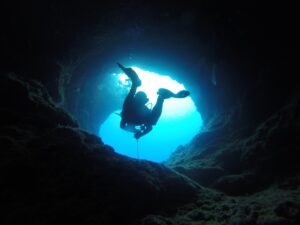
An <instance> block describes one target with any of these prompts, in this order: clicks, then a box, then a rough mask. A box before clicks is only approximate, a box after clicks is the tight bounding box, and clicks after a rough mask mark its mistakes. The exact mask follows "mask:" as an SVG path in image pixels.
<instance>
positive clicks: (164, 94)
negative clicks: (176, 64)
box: [157, 88, 190, 99]
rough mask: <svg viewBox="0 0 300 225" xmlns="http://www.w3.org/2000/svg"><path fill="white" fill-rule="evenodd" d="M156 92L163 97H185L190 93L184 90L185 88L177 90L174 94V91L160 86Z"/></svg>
mask: <svg viewBox="0 0 300 225" xmlns="http://www.w3.org/2000/svg"><path fill="white" fill-rule="evenodd" d="M157 94H158V95H160V97H162V98H163V99H168V98H185V97H187V96H189V95H190V92H189V91H186V90H182V91H179V92H178V93H176V94H175V93H173V92H172V91H170V90H168V89H166V88H160V89H158V92H157Z"/></svg>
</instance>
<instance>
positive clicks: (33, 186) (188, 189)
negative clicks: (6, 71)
mask: <svg viewBox="0 0 300 225" xmlns="http://www.w3.org/2000/svg"><path fill="white" fill-rule="evenodd" d="M1 92H2V93H1V102H2V104H1V114H2V118H1V121H0V149H1V150H0V170H1V172H0V174H1V187H0V195H1V204H2V206H4V208H2V210H3V211H2V213H3V214H2V216H1V219H0V220H1V221H2V222H1V224H62V223H66V224H72V223H73V224H113V223H114V224H115V223H116V222H120V221H122V224H135V223H136V222H137V221H138V219H139V218H141V217H143V216H145V215H147V214H149V213H154V212H161V211H165V212H172V210H173V211H174V210H175V209H176V207H178V206H180V205H183V204H184V203H186V202H189V201H191V200H193V199H195V197H196V193H197V192H198V191H200V190H201V188H200V187H197V185H194V184H193V182H191V181H189V180H188V179H186V178H184V177H182V176H180V175H178V174H177V173H175V172H174V171H172V170H171V169H169V168H167V167H165V166H163V165H159V164H155V163H151V162H147V161H138V160H133V159H129V158H126V157H123V156H120V155H118V154H116V153H115V152H114V151H113V149H112V148H110V147H109V146H106V145H104V144H103V143H102V141H101V140H100V139H99V138H98V137H96V136H94V135H91V134H88V133H86V132H84V131H82V130H80V129H78V128H77V125H76V122H74V120H73V119H72V118H71V117H70V116H69V115H68V114H67V113H66V112H64V111H63V110H61V109H59V108H56V107H55V106H54V105H53V104H51V101H50V99H48V96H47V95H46V92H44V91H43V86H42V85H40V84H37V83H35V82H26V81H24V80H21V79H19V78H17V77H16V76H2V77H1ZM8 96H11V97H10V98H8ZM170 203H171V204H170Z"/></svg>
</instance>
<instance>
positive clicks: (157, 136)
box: [99, 67, 202, 162]
mask: <svg viewBox="0 0 300 225" xmlns="http://www.w3.org/2000/svg"><path fill="white" fill-rule="evenodd" d="M133 69H134V70H135V71H136V72H137V74H138V75H139V78H140V79H141V80H142V86H141V87H140V88H139V89H138V91H139V90H142V91H145V92H146V93H147V95H148V98H149V99H150V102H151V103H152V104H153V105H154V104H155V102H156V98H157V94H156V92H157V90H158V88H168V89H169V90H171V91H173V92H178V91H179V90H183V89H185V87H184V85H183V84H180V83H178V82H177V81H175V80H173V79H172V78H171V77H169V76H163V75H159V74H156V73H153V72H149V71H144V70H141V69H139V68H137V67H133ZM124 76H125V75H124V74H119V75H118V77H119V80H120V81H121V82H119V85H121V86H122V85H124V88H126V87H127V84H126V82H127V80H126V79H125V78H126V77H124ZM112 88H113V87H112ZM116 88H120V87H116ZM120 108H121V106H120ZM120 111H121V109H120V110H117V111H116V112H113V113H111V114H110V116H109V117H108V118H107V119H106V120H105V121H104V123H103V124H102V125H101V127H100V129H99V135H100V137H101V138H102V140H103V142H104V143H105V144H108V145H110V146H112V147H113V148H114V149H115V151H116V152H118V153H120V154H123V155H126V156H129V157H133V158H139V159H147V160H150V161H154V162H163V161H165V160H166V159H168V157H169V156H170V154H171V153H172V152H173V151H175V150H176V148H177V147H178V146H179V145H185V144H187V143H189V142H190V141H191V139H192V138H193V137H194V136H195V135H196V134H197V133H199V131H200V129H201V126H202V118H201V115H200V113H199V112H198V111H197V109H196V106H195V104H194V102H193V100H192V98H191V97H187V98H184V99H174V98H173V99H167V100H165V102H164V107H163V113H162V115H161V117H160V119H159V121H158V123H157V125H156V126H154V127H153V130H152V131H151V132H150V133H149V134H147V135H145V136H143V137H141V138H140V139H139V141H138V143H137V140H136V139H134V137H133V133H130V132H127V131H124V130H122V129H121V128H120V121H121V118H120V116H119V115H118V113H119V112H120Z"/></svg>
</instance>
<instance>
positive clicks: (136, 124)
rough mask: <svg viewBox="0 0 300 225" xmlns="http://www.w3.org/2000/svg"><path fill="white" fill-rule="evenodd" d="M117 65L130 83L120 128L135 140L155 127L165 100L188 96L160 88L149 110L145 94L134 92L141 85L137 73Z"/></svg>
mask: <svg viewBox="0 0 300 225" xmlns="http://www.w3.org/2000/svg"><path fill="white" fill-rule="evenodd" d="M117 64H118V66H119V67H120V68H121V69H122V70H123V71H124V73H125V74H126V75H127V76H128V77H129V78H130V79H131V82H132V85H131V88H130V91H129V93H128V95H127V96H126V98H125V101H124V103H123V108H122V112H121V118H122V119H121V122H120V127H121V128H122V129H124V130H126V131H129V132H133V133H134V138H136V139H139V138H140V137H142V136H144V135H145V134H148V133H149V132H150V131H151V130H152V127H153V126H154V125H156V123H157V121H158V119H159V117H160V116H161V113H162V109H163V103H164V100H165V99H168V98H185V97H187V96H189V95H190V92H189V91H186V90H182V91H179V92H178V93H176V94H175V93H173V92H171V91H169V90H168V89H165V88H160V89H159V90H158V92H157V94H158V97H157V101H156V104H155V106H154V107H153V109H152V110H151V109H149V108H148V107H147V106H146V104H147V103H148V101H149V99H148V97H147V95H146V93H145V92H143V91H139V92H136V91H137V88H138V87H139V86H141V85H142V82H141V80H140V79H139V77H138V75H137V73H136V72H135V71H134V70H133V69H132V68H130V67H129V68H126V67H124V66H123V65H121V64H120V63H117Z"/></svg>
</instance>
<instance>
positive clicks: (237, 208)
mask: <svg viewBox="0 0 300 225" xmlns="http://www.w3.org/2000/svg"><path fill="white" fill-rule="evenodd" d="M109 2H110V3H107V5H106V4H104V3H103V1H95V2H94V3H89V4H88V3H86V2H84V1H73V2H72V4H69V3H68V2H64V1H53V0H51V1H46V0H45V1H42V3H39V2H38V1H33V2H28V1H23V2H21V1H20V2H15V1H2V2H1V3H0V4H1V7H0V8H1V9H3V11H4V13H3V14H1V15H4V19H3V20H1V21H0V23H1V32H0V39H1V42H0V47H1V53H2V55H3V56H4V57H3V59H2V60H1V62H0V64H1V68H0V70H1V77H0V87H1V88H0V100H1V103H0V112H1V117H0V175H1V182H0V196H1V203H2V204H3V207H2V208H3V209H4V211H1V212H2V213H1V218H0V223H1V224H62V223H66V224H69V223H70V224H72V223H73V224H116V223H117V224H130V225H134V224H143V225H178V224H204V225H211V224H221V225H242V224H244V225H298V224H300V219H299V202H300V179H299V172H300V171H299V162H298V161H299V156H298V155H299V154H298V149H299V143H298V137H299V127H300V123H299V118H300V117H299V112H300V111H299V109H300V107H299V102H300V101H299V96H300V95H299V77H298V76H297V71H298V68H297V67H298V61H297V58H296V57H295V55H296V54H298V53H297V52H296V50H297V48H296V46H297V45H298V37H297V34H296V33H297V29H296V28H297V27H298V18H296V17H297V15H298V12H297V11H296V10H297V7H294V6H292V5H289V3H280V5H278V6H279V7H278V8H277V9H273V8H272V7H273V6H275V5H276V3H272V4H269V5H268V7H267V8H266V9H264V8H263V6H262V5H261V4H260V5H259V6H257V7H255V6H254V4H252V3H251V2H243V3H242V4H241V5H234V6H231V5H229V3H228V1H220V3H218V1H184V2H182V1H173V2H172V4H170V2H167V4H165V5H164V4H163V2H160V3H159V4H153V3H154V2H153V1H149V3H146V1H127V2H126V1H125V2H120V1H116V2H115V1H109ZM244 4H245V5H244ZM2 6H3V7H2ZM244 6H245V7H244ZM275 8H276V7H275ZM293 9H295V10H294V11H293ZM2 23H3V24H2ZM295 53H296V54H295ZM123 59H124V61H122V63H124V64H127V63H128V64H131V62H135V61H139V60H141V61H143V62H145V66H146V67H148V68H152V67H154V66H155V67H161V68H168V69H170V71H177V72H178V74H181V75H178V77H176V78H178V80H180V81H182V82H183V83H184V84H185V86H186V87H187V88H188V89H189V90H190V91H191V93H192V95H193V98H194V100H195V101H196V102H195V103H196V105H197V107H198V109H199V111H200V112H201V113H202V116H203V118H204V121H205V129H204V130H203V132H201V133H199V134H198V135H197V136H196V137H194V139H193V141H192V142H191V143H190V144H188V145H187V146H181V147H179V148H178V149H177V151H176V152H175V153H174V154H173V155H172V156H171V158H170V159H169V160H168V161H167V162H166V164H167V166H166V165H158V164H154V163H150V162H144V161H137V160H132V159H129V158H126V157H122V156H120V155H118V154H116V153H114V150H113V149H112V148H111V147H110V146H106V145H105V144H104V143H102V141H101V139H100V138H99V137H96V136H94V135H91V134H89V133H87V132H85V131H83V130H81V129H85V130H88V131H89V132H92V133H97V132H98V128H99V125H100V124H101V121H103V120H104V119H105V117H106V115H108V114H109V113H110V112H111V111H112V110H114V109H117V108H118V107H119V106H120V105H121V102H117V101H116V102H114V100H113V101H112V99H115V96H114V94H115V93H111V92H110V91H111V90H109V88H107V87H104V88H103V84H104V83H105V82H103V81H104V78H105V76H106V75H107V73H109V72H111V68H115V62H116V61H118V60H123ZM3 72H5V73H3ZM6 72H14V73H16V74H22V75H24V77H27V78H34V79H35V80H38V81H33V80H32V79H25V78H20V77H19V76H15V75H13V74H11V75H9V76H7V75H4V74H7V73H6ZM112 72H117V71H112ZM40 82H42V83H43V84H44V85H46V87H47V89H46V88H45V87H44V85H42V84H41V83H40ZM100 84H101V85H102V86H101V85H100ZM99 85H100V86H101V87H100V86H99ZM104 86H105V85H104ZM99 90H100V91H99ZM48 92H49V93H50V94H48ZM50 96H51V97H50ZM52 98H53V100H52ZM54 102H55V103H56V104H55V103H54ZM57 105H59V106H60V107H62V108H64V109H65V110H67V111H68V113H67V112H66V111H64V110H62V109H61V108H60V107H58V106H57ZM69 113H71V114H72V115H73V116H75V118H76V120H77V121H76V120H75V119H74V118H72V116H71V115H70V114H69ZM79 127H80V129H79ZM174 170H175V171H174ZM176 171H177V172H176ZM199 184H201V185H203V186H205V188H204V187H201V186H199Z"/></svg>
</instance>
